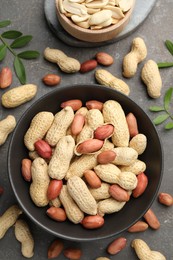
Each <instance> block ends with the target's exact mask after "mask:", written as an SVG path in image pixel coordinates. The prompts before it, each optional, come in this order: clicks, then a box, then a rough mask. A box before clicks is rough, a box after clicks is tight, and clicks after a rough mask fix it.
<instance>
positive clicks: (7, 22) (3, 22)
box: [0, 20, 11, 28]
mask: <svg viewBox="0 0 173 260" xmlns="http://www.w3.org/2000/svg"><path fill="white" fill-rule="evenodd" d="M10 24H11V21H10V20H4V21H0V28H3V27H6V26H8V25H10Z"/></svg>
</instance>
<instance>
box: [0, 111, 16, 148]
mask: <svg viewBox="0 0 173 260" xmlns="http://www.w3.org/2000/svg"><path fill="white" fill-rule="evenodd" d="M15 127H16V119H15V117H14V116H13V115H8V116H7V117H6V118H4V119H3V120H1V121H0V146H1V145H3V144H4V143H5V141H6V140H7V138H8V136H9V134H10V133H11V132H12V131H13V130H14V128H15Z"/></svg>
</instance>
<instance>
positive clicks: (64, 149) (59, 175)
mask: <svg viewBox="0 0 173 260" xmlns="http://www.w3.org/2000/svg"><path fill="white" fill-rule="evenodd" d="M74 147H75V141H74V139H73V137H72V136H71V135H67V136H63V137H62V138H60V140H59V141H58V143H57V145H56V147H55V150H54V153H53V156H52V158H51V160H50V162H49V166H48V173H49V176H50V177H51V178H53V179H57V180H62V179H63V178H64V177H65V175H66V173H67V171H68V169H69V166H70V162H71V159H72V157H73V155H74V153H73V151H74Z"/></svg>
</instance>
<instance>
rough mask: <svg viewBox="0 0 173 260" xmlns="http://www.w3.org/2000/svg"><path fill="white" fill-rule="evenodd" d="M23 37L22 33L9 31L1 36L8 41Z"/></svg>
mask: <svg viewBox="0 0 173 260" xmlns="http://www.w3.org/2000/svg"><path fill="white" fill-rule="evenodd" d="M21 35H22V33H21V32H19V31H14V30H11V31H7V32H4V33H2V34H1V36H2V37H3V38H6V39H16V38H18V37H20V36H21Z"/></svg>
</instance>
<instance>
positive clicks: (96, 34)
mask: <svg viewBox="0 0 173 260" xmlns="http://www.w3.org/2000/svg"><path fill="white" fill-rule="evenodd" d="M134 6H135V0H134V1H133V5H132V7H131V9H130V10H129V11H127V12H126V13H125V17H124V18H122V19H121V20H120V21H119V22H118V23H116V24H114V25H110V26H108V27H105V28H103V29H98V30H91V29H85V28H82V27H80V26H78V25H76V24H75V23H73V22H72V21H71V20H70V18H68V17H66V16H65V15H64V14H62V13H61V12H60V9H59V5H58V0H56V13H57V17H58V20H59V23H60V24H61V26H62V27H63V28H64V29H65V31H67V32H68V33H69V34H70V35H72V36H73V37H75V38H77V39H79V40H82V41H87V42H104V41H108V40H111V39H113V38H114V37H116V36H117V35H118V34H119V33H120V32H121V31H122V30H123V29H124V28H125V26H126V25H127V24H128V22H129V20H130V17H131V15H132V12H133V9H134Z"/></svg>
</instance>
